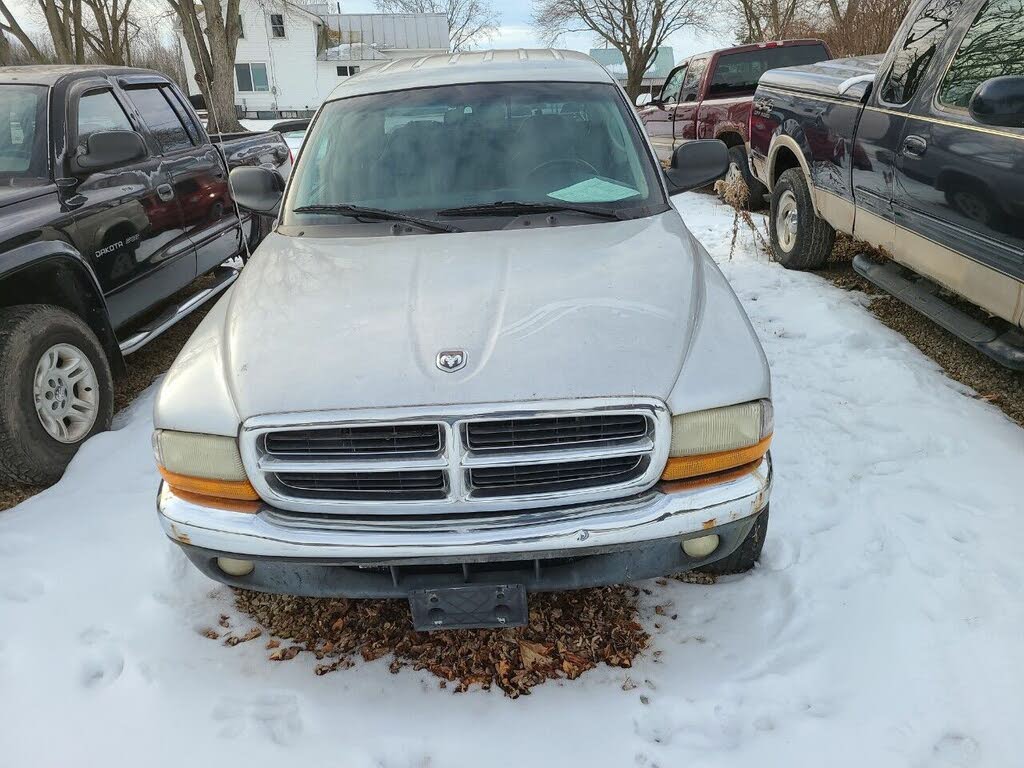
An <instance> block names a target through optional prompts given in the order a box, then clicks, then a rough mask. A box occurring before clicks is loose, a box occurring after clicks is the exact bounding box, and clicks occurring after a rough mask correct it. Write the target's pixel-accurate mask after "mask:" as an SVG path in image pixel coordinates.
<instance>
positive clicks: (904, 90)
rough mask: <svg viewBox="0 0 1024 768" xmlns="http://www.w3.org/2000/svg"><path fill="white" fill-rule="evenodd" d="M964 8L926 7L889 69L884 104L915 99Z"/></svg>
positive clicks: (944, 3) (937, 3)
mask: <svg viewBox="0 0 1024 768" xmlns="http://www.w3.org/2000/svg"><path fill="white" fill-rule="evenodd" d="M961 5H963V0H931V2H929V3H927V4H926V5H925V6H924V8H923V9H922V10H921V13H920V15H919V16H918V17H917V19H916V20H915V21H914V23H913V24H912V25H911V26H910V29H909V30H908V32H907V36H906V39H904V41H903V45H902V46H901V48H900V49H899V51H898V52H897V53H896V58H894V59H893V62H892V66H891V67H890V68H889V74H888V76H887V77H886V79H885V84H884V85H883V86H882V91H881V97H882V101H885V102H887V103H889V104H906V103H907V102H909V101H910V100H911V99H912V98H914V93H915V92H916V91H917V86H918V85H919V84H920V82H921V78H922V77H924V73H925V72H926V71H927V70H928V64H929V63H930V62H931V60H932V57H933V56H934V55H935V50H936V49H937V48H938V46H939V43H941V42H942V39H943V38H944V37H945V36H946V32H947V31H948V30H949V26H950V24H952V23H953V19H954V18H955V17H956V14H957V12H958V11H959V10H960V6H961Z"/></svg>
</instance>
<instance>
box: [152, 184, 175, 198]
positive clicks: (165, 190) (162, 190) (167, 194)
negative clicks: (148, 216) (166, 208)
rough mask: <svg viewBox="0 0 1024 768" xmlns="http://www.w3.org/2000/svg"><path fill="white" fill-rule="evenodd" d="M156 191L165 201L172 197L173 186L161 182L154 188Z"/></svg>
mask: <svg viewBox="0 0 1024 768" xmlns="http://www.w3.org/2000/svg"><path fill="white" fill-rule="evenodd" d="M156 193H157V195H159V196H160V199H161V200H163V201H164V202H165V203H166V202H168V201H170V200H173V199H174V187H172V186H171V185H170V184H161V185H160V186H158V187H157V188H156Z"/></svg>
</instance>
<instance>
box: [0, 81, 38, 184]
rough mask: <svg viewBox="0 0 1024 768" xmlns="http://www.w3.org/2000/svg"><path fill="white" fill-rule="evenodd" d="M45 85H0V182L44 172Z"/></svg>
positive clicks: (32, 176) (26, 177)
mask: <svg viewBox="0 0 1024 768" xmlns="http://www.w3.org/2000/svg"><path fill="white" fill-rule="evenodd" d="M46 160H47V155H46V88H44V87H42V86H36V85H0V183H9V182H10V181H12V180H15V179H40V178H44V177H45V176H46V175H47V162H46Z"/></svg>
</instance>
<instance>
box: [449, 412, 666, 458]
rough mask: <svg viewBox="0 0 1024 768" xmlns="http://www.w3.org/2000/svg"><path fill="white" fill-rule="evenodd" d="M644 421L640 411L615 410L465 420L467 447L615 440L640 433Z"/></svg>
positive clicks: (634, 437)
mask: <svg viewBox="0 0 1024 768" xmlns="http://www.w3.org/2000/svg"><path fill="white" fill-rule="evenodd" d="M647 431H648V421H647V418H646V417H645V416H643V415H642V414H630V413H617V414H594V415H585V416H554V417H545V418H528V419H501V420H496V421H471V422H469V423H468V424H466V435H465V440H466V445H467V446H468V447H469V448H470V450H474V451H487V450H501V449H504V450H513V449H514V450H522V449H534V450H535V449H547V448H564V447H568V446H575V445H595V444H615V443H619V442H625V441H629V440H637V439H640V438H642V437H644V436H645V435H646V434H647Z"/></svg>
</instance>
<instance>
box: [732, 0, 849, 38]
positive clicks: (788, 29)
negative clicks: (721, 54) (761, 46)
mask: <svg viewBox="0 0 1024 768" xmlns="http://www.w3.org/2000/svg"><path fill="white" fill-rule="evenodd" d="M829 2H831V3H833V4H834V3H835V2H836V0H829ZM854 2H856V0H854ZM730 5H731V6H732V12H733V15H734V16H736V17H737V19H738V24H739V25H740V31H738V32H737V35H736V37H737V39H738V40H739V42H741V43H760V42H764V41H766V40H782V39H784V38H787V37H792V36H793V35H794V32H795V29H796V27H797V26H799V25H801V24H804V23H805V17H804V13H803V10H804V9H803V5H804V2H802V0H730Z"/></svg>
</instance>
